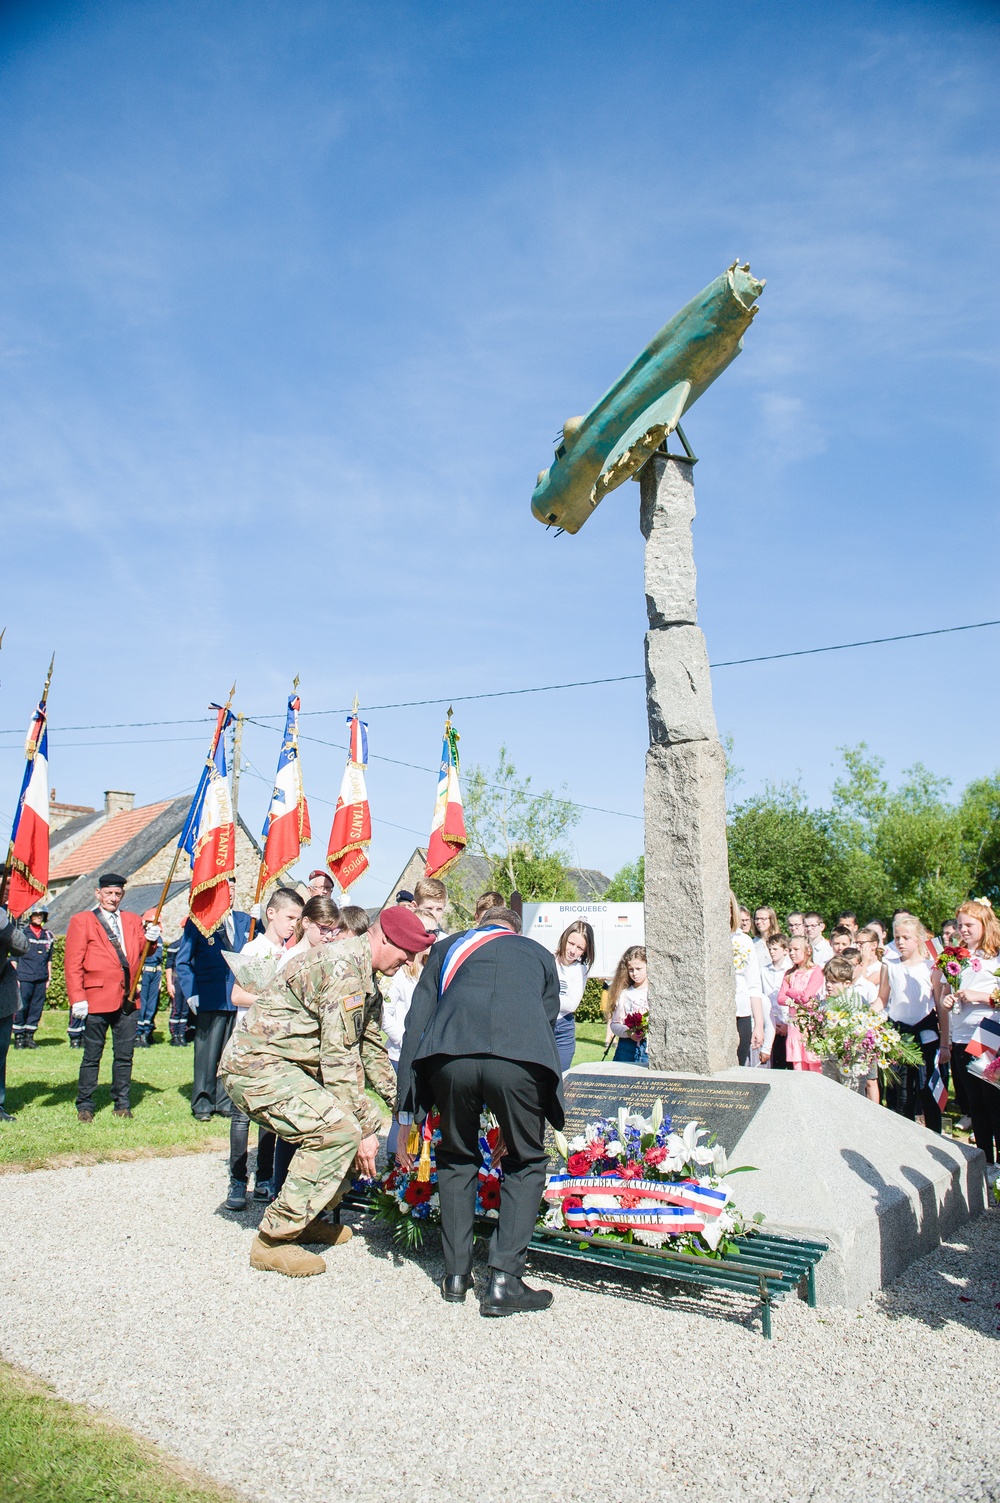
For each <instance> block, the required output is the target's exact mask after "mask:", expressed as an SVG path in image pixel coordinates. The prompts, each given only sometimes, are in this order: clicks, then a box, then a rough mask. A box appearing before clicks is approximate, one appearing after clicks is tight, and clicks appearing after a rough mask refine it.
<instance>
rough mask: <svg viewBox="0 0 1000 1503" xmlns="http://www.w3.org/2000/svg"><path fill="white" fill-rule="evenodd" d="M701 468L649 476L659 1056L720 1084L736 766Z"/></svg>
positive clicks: (730, 977) (651, 937)
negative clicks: (712, 608)
mask: <svg viewBox="0 0 1000 1503" xmlns="http://www.w3.org/2000/svg"><path fill="white" fill-rule="evenodd" d="M693 468H694V465H693V461H692V460H691V459H689V458H687V457H686V456H675V455H672V454H666V453H663V452H657V453H655V454H653V456H652V457H651V458H650V459H649V460H648V461H647V463H646V465H645V467H644V468H643V470H642V471H641V473H640V475H639V477H638V478H639V486H640V497H641V502H640V506H641V510H640V525H641V527H642V534H643V537H644V538H645V539H646V610H647V613H648V616H649V631H648V632H647V633H646V705H647V712H648V715H649V751H648V752H647V753H646V788H645V814H646V949H647V953H648V958H649V1040H648V1042H649V1058H650V1064H651V1066H652V1067H653V1069H656V1070H684V1071H692V1072H694V1073H696V1074H698V1075H711V1074H712V1073H713V1072H714V1071H716V1070H725V1069H727V1068H728V1067H729V1066H731V1065H732V1064H733V1062H734V1059H735V1054H736V1015H735V1007H736V1004H735V980H734V973H733V951H732V944H731V942H730V938H729V933H730V931H729V860H728V854H727V850H726V759H725V753H724V752H723V750H722V746H721V744H720V742H719V733H718V730H717V728H716V724H715V712H714V710H713V709H712V683H711V676H710V674H709V668H708V652H707V649H706V647H705V638H704V636H703V635H702V633H701V631H700V630H699V629H698V607H697V600H696V590H695V581H696V575H695V566H694V549H693V544H692V538H691V523H692V521H693V520H694V510H695V508H694V482H693V478H692V470H693Z"/></svg>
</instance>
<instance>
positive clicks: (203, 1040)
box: [191, 1012, 236, 1117]
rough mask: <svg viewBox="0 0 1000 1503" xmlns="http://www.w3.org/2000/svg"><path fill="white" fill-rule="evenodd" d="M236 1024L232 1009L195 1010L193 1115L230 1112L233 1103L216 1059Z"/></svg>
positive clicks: (228, 1114) (221, 1114) (231, 1113)
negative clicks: (196, 1012) (216, 1010)
mask: <svg viewBox="0 0 1000 1503" xmlns="http://www.w3.org/2000/svg"><path fill="white" fill-rule="evenodd" d="M235 1024H236V1013H235V1012H199V1013H198V1016H197V1017H196V1018H195V1020H194V1089H193V1090H192V1092H191V1110H192V1112H193V1113H194V1115H195V1116H196V1117H208V1116H211V1115H212V1113H213V1112H215V1113H217V1114H218V1115H219V1116H220V1117H231V1116H232V1115H233V1103H232V1102H231V1101H230V1099H229V1097H228V1096H227V1095H226V1090H225V1087H224V1086H223V1084H222V1081H221V1080H220V1079H219V1060H220V1059H221V1058H222V1051H223V1049H224V1048H225V1047H226V1045H227V1044H228V1042H229V1035H230V1034H231V1033H232V1031H233V1028H234V1026H235Z"/></svg>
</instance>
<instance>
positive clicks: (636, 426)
mask: <svg viewBox="0 0 1000 1503" xmlns="http://www.w3.org/2000/svg"><path fill="white" fill-rule="evenodd" d="M690 395H691V382H690V381H678V382H677V384H676V386H671V388H670V390H669V391H665V392H664V393H663V395H662V396H661V397H657V399H656V401H655V402H651V403H650V404H649V406H648V407H645V408H643V410H642V412H640V414H639V416H638V417H637V418H636V420H635V422H634V423H633V424H632V426H631V427H630V428H629V429H628V431H627V432H626V433H624V434H623V435H622V437H621V438H620V439H619V440H618V442H617V443H616V444H615V446H614V448H613V449H612V450H611V453H610V454H609V455H608V457H607V459H606V460H605V461H604V467H603V469H602V470H601V473H600V474H599V475H598V477H597V479H596V481H595V482H594V489H593V491H592V492H591V500H592V503H593V504H594V505H595V506H596V505H597V502H598V501H600V500H602V499H603V498H604V497H605V496H606V495H607V493H608V491H613V490H615V489H616V488H617V487H618V486H619V485H622V484H623V483H624V482H625V481H626V480H628V478H629V476H630V475H634V474H635V472H636V470H639V469H641V468H642V466H643V465H644V464H645V463H646V460H647V459H648V458H649V456H650V455H651V454H652V453H653V451H654V449H658V448H659V447H660V445H661V444H662V442H663V440H664V438H665V437H666V436H667V434H668V433H673V431H674V429H675V428H676V427H677V424H678V423H679V422H680V420H681V418H682V417H683V416H684V404H685V403H686V401H687V399H688V397H689V396H690Z"/></svg>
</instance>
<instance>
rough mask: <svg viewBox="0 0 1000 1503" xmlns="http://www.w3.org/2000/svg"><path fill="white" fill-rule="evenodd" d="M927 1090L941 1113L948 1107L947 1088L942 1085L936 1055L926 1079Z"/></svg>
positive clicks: (939, 1063)
mask: <svg viewBox="0 0 1000 1503" xmlns="http://www.w3.org/2000/svg"><path fill="white" fill-rule="evenodd" d="M927 1089H928V1090H929V1091H930V1093H931V1095H932V1096H933V1097H934V1100H935V1101H936V1102H937V1104H938V1109H939V1110H940V1111H942V1112H943V1111H944V1109H945V1107H946V1106H947V1105H948V1087H947V1086H946V1085H945V1083H944V1076H943V1075H942V1074H941V1059H940V1056H939V1055H937V1054H936V1055H935V1056H934V1068H933V1070H932V1071H931V1073H930V1075H929V1076H928V1077H927Z"/></svg>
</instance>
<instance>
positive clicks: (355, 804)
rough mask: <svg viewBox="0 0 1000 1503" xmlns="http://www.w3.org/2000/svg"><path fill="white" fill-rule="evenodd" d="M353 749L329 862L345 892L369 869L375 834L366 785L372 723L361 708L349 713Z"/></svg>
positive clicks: (335, 815)
mask: <svg viewBox="0 0 1000 1503" xmlns="http://www.w3.org/2000/svg"><path fill="white" fill-rule="evenodd" d="M347 723H348V725H349V726H350V728H351V750H350V755H349V756H348V758H347V766H346V767H345V768H344V778H343V781H342V783H341V785H340V797H339V798H338V799H337V808H336V812H335V813H334V816H333V827H332V829H331V830H330V844H329V847H328V849H327V854H326V864H327V867H328V868H329V871H330V875H331V876H332V877H333V880H334V881H335V882H336V883H337V885H338V886H339V887H340V889H341V891H342V892H346V891H347V889H348V888H349V887H350V886H351V885H352V884H353V883H354V882H356V881H357V880H358V878H359V877H360V876H361V875H362V874H363V873H364V872H366V871H367V870H368V855H367V848H368V846H369V845H370V844H371V838H372V816H371V810H370V808H369V807H368V790H367V788H366V787H365V767H366V766H367V765H368V726H367V725H366V723H365V722H364V721H363V720H361V719H359V717H358V714H357V712H356V711H355V713H354V714H353V715H350V716H348V720H347Z"/></svg>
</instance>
